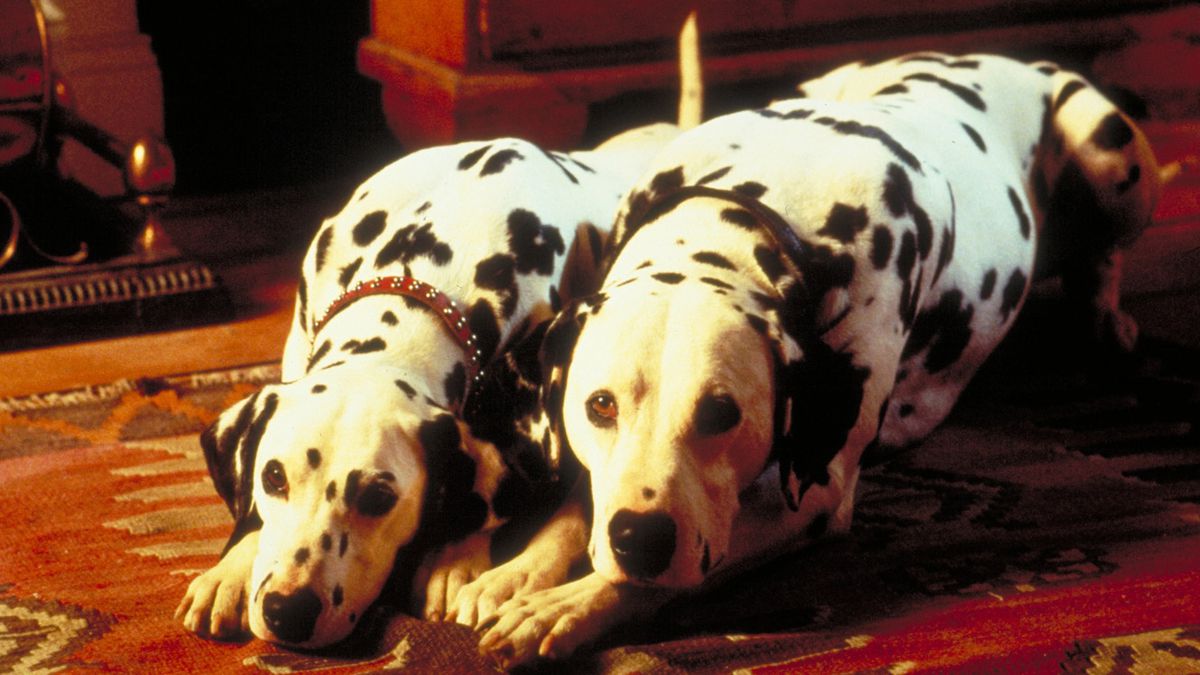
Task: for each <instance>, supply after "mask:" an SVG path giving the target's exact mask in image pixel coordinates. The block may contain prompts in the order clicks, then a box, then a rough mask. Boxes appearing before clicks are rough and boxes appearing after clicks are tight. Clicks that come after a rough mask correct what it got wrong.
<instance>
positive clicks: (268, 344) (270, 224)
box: [0, 123, 1200, 397]
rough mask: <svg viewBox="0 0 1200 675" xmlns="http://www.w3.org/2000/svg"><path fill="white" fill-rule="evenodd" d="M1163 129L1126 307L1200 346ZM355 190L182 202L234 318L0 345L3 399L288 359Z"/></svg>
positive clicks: (1188, 234) (1145, 325)
mask: <svg viewBox="0 0 1200 675" xmlns="http://www.w3.org/2000/svg"><path fill="white" fill-rule="evenodd" d="M1153 131H1154V133H1152V134H1151V138H1152V139H1155V145H1156V146H1158V147H1157V149H1158V151H1159V153H1160V155H1161V156H1162V158H1163V159H1164V160H1166V161H1175V160H1183V162H1184V164H1185V166H1184V170H1183V172H1182V174H1181V176H1180V178H1178V179H1177V180H1176V181H1175V182H1174V183H1172V184H1171V186H1170V187H1169V188H1168V191H1167V193H1166V195H1165V196H1164V199H1163V203H1162V204H1161V206H1160V208H1159V211H1158V213H1157V218H1156V220H1157V224H1156V226H1155V227H1153V228H1151V229H1150V230H1148V231H1147V232H1146V234H1145V235H1143V237H1142V238H1141V239H1140V240H1139V242H1138V243H1137V245H1136V246H1135V247H1134V249H1133V250H1132V251H1131V252H1130V255H1129V256H1128V262H1127V266H1126V283H1125V286H1126V289H1125V290H1126V298H1125V304H1126V307H1127V308H1128V309H1129V310H1130V311H1131V312H1132V313H1133V314H1134V316H1135V317H1136V318H1137V319H1138V321H1139V323H1140V325H1141V327H1142V330H1143V333H1144V334H1148V335H1153V336H1155V337H1161V338H1166V339H1169V340H1172V341H1175V342H1179V343H1183V344H1188V345H1191V346H1194V347H1197V348H1200V159H1198V157H1200V123H1197V124H1193V125H1182V126H1175V127H1172V128H1170V129H1163V128H1159V129H1156V130H1153ZM346 194H349V192H348V190H347V189H346V186H318V187H316V188H313V187H311V186H307V187H305V188H303V189H296V190H285V191H277V192H272V193H269V194H253V195H224V196H220V197H215V198H207V199H195V198H193V199H180V200H177V201H176V202H175V203H174V204H173V205H172V207H171V209H170V210H169V212H168V213H167V216H166V218H165V221H166V226H167V229H168V231H169V233H170V235H171V236H172V239H173V240H174V241H175V243H176V244H177V245H178V246H179V248H180V249H182V250H183V251H185V252H186V253H187V254H189V255H191V256H193V257H196V258H198V259H200V260H203V261H204V262H206V263H208V264H209V265H210V266H211V267H212V268H213V270H214V271H215V272H216V273H217V274H218V275H219V276H221V277H222V278H223V280H224V282H225V285H226V287H227V288H228V289H229V290H230V291H231V293H232V295H233V299H234V303H235V307H236V318H235V320H234V321H232V322H229V323H224V324H220V325H210V326H202V327H198V328H192V329H187V330H179V331H170V332H162V333H156V334H148V335H136V336H130V337H121V338H116V339H109V340H96V341H91V342H82V343H78V344H70V345H63V346H57V347H49V348H43V349H35V350H25V351H16V352H8V353H0V397H5V396H18V395H24V394H30V393H38V392H50V391H59V390H63V389H70V388H74V387H79V386H84V385H92V384H104V383H107V382H112V381H114V380H117V379H121V378H139V377H153V376H161V375H172V374H180V373H189V372H196V371H203V370H211V369H216V368H224V367H229V366H236V365H244V364H253V363H262V362H267V361H274V360H278V359H279V358H280V356H281V354H282V350H283V344H284V339H285V337H286V335H287V330H288V326H289V323H290V320H291V312H292V303H293V298H294V293H295V284H296V279H297V270H298V269H299V262H300V259H301V257H302V255H303V252H304V249H305V247H306V245H307V243H308V238H309V234H310V233H311V232H312V231H315V229H316V227H317V225H318V223H319V222H320V219H321V218H322V217H323V216H325V215H328V214H331V213H334V212H336V210H337V207H338V206H339V204H340V202H339V200H341V199H343V198H344V196H345V195H346ZM296 223H310V224H311V225H308V226H304V227H297V226H296ZM298 231H299V232H300V234H296V233H297V232H298ZM214 232H224V233H227V234H226V238H224V239H222V237H221V236H214V234H213V233H214ZM229 233H232V238H229V237H230V234H229Z"/></svg>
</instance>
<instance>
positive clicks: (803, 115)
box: [735, 108, 813, 149]
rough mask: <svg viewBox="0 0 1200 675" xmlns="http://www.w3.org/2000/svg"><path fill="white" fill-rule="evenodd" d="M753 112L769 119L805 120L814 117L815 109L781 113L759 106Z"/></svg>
mask: <svg viewBox="0 0 1200 675" xmlns="http://www.w3.org/2000/svg"><path fill="white" fill-rule="evenodd" d="M753 112H755V113H757V114H758V115H761V116H762V117H766V118H767V119H777V120H805V119H808V118H809V117H812V114H813V111H811V110H803V109H801V110H789V111H787V112H785V113H781V112H779V111H778V110H772V109H770V108H759V109H757V110H755V111H753ZM735 149H736V148H735Z"/></svg>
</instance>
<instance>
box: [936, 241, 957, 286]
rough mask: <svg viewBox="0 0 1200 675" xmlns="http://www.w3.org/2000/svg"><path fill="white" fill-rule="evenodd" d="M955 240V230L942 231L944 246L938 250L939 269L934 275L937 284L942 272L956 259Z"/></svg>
mask: <svg viewBox="0 0 1200 675" xmlns="http://www.w3.org/2000/svg"><path fill="white" fill-rule="evenodd" d="M954 239H955V235H954V231H953V230H951V229H950V228H948V227H947V228H944V229H942V245H941V247H940V248H939V249H938V257H937V268H936V269H935V270H934V273H933V283H935V284H936V283H937V281H938V279H939V278H940V277H941V276H942V271H943V270H945V269H946V266H947V265H949V264H950V261H951V260H953V259H954Z"/></svg>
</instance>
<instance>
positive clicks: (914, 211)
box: [883, 164, 933, 260]
mask: <svg viewBox="0 0 1200 675" xmlns="http://www.w3.org/2000/svg"><path fill="white" fill-rule="evenodd" d="M883 200H884V203H886V204H887V207H888V210H889V211H891V213H892V215H894V216H902V215H904V214H905V213H907V214H909V215H910V216H911V217H912V220H913V224H914V225H915V226H916V228H917V253H918V254H919V255H920V256H921V260H924V259H926V258H928V257H929V252H930V250H931V249H932V248H933V225H932V224H931V223H930V222H929V215H928V214H927V213H925V210H924V209H922V208H921V207H920V205H918V204H917V201H916V199H915V198H914V197H913V188H912V183H911V182H910V181H909V179H908V173H907V172H906V171H905V170H904V169H903V167H900V166H899V165H897V164H889V165H888V168H887V178H886V179H885V180H884V183H883Z"/></svg>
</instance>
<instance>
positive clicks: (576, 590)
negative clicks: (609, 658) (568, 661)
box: [479, 573, 659, 669]
mask: <svg viewBox="0 0 1200 675" xmlns="http://www.w3.org/2000/svg"><path fill="white" fill-rule="evenodd" d="M658 604H659V602H658V601H657V600H654V599H652V598H651V597H649V596H646V595H645V594H643V593H642V592H641V589H636V588H632V587H617V586H614V585H612V584H610V583H608V582H607V581H605V580H604V579H603V577H601V576H600V575H598V574H594V573H593V574H589V575H587V576H585V577H583V578H581V579H578V580H576V581H572V582H570V583H566V584H563V585H562V586H555V587H553V588H549V589H546V590H543V591H539V592H537V593H531V594H529V595H524V596H520V597H516V598H513V599H512V600H509V601H508V602H506V603H504V604H503V605H501V606H500V608H499V609H498V610H496V613H495V614H494V615H492V616H491V617H488V618H486V619H484V620H483V621H482V622H481V627H482V628H483V629H484V632H483V636H482V637H481V638H480V640H479V651H480V652H481V653H483V654H484V655H486V656H490V657H491V658H493V659H495V660H496V661H497V662H498V663H499V664H500V665H501V666H502V667H504V668H506V669H508V668H512V667H514V666H517V665H520V664H523V663H528V662H530V661H533V660H534V659H536V658H539V657H540V658H551V659H561V658H566V657H568V656H570V655H571V654H572V653H574V651H575V650H576V649H578V648H579V647H581V646H583V645H585V644H587V643H590V642H593V641H594V640H596V639H597V638H599V637H600V636H601V635H603V634H604V633H605V632H607V631H608V630H609V629H611V628H612V627H614V626H615V625H617V624H618V623H620V622H622V621H624V620H626V619H627V618H629V617H631V616H635V615H638V616H640V615H645V614H647V613H649V612H650V611H653V609H655V608H656V607H657V606H658Z"/></svg>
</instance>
